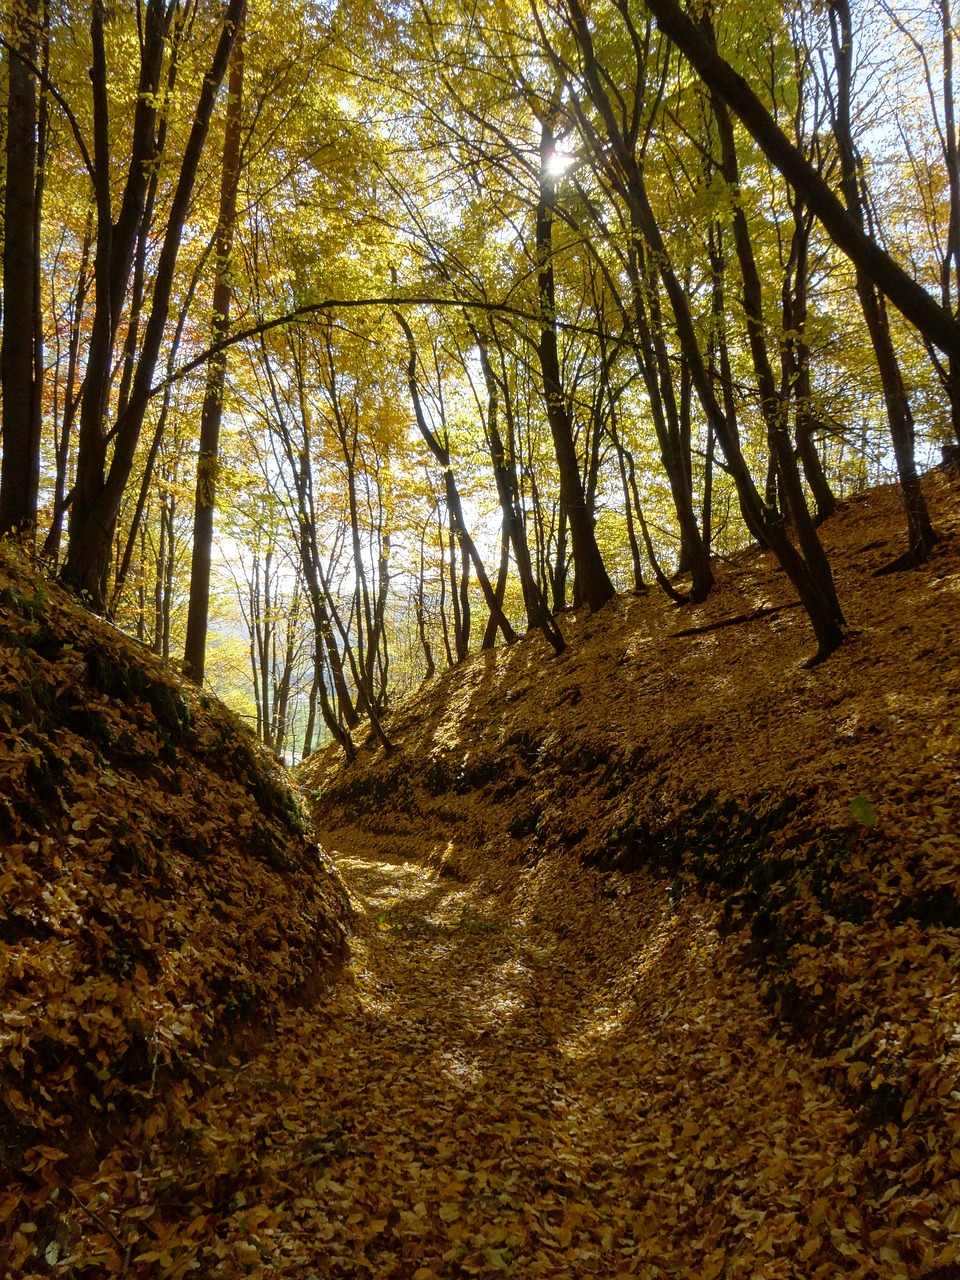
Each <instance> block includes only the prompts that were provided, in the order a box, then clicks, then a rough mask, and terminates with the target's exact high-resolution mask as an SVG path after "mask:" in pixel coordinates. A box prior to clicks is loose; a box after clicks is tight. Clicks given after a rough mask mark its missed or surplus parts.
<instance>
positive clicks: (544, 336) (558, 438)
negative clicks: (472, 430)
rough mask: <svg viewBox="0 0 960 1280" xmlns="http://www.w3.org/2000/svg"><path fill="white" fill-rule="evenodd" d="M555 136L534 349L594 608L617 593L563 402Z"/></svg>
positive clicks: (545, 152) (544, 141)
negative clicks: (555, 243) (555, 222)
mask: <svg viewBox="0 0 960 1280" xmlns="http://www.w3.org/2000/svg"><path fill="white" fill-rule="evenodd" d="M554 145H555V139H554V135H553V131H552V129H551V127H550V125H549V124H548V122H547V121H543V122H541V130H540V198H539V200H538V203H537V229H536V256H537V287H538V293H539V305H540V341H539V343H538V347H537V354H538V356H539V359H540V372H541V374H542V377H543V393H544V400H545V402H546V410H547V419H548V421H549V423H550V432H551V435H552V436H553V448H554V453H555V454H556V459H557V469H558V471H559V473H560V496H561V501H562V503H563V508H564V511H565V512H566V518H567V520H568V521H569V525H570V538H571V542H572V544H573V559H574V563H575V565H576V574H577V584H578V587H579V591H580V593H581V594H582V597H583V599H584V601H585V602H586V604H588V605H589V607H590V609H591V611H592V612H595V611H596V610H597V609H602V608H603V606H604V605H605V604H606V603H607V601H608V600H610V599H612V598H613V596H614V595H615V592H614V589H613V583H612V582H611V581H610V578H609V576H608V574H607V570H606V567H605V565H604V563H603V557H602V556H601V554H600V548H599V547H598V546H597V539H596V534H595V532H594V527H593V519H592V516H591V514H590V511H589V510H588V508H587V503H586V497H585V494H584V488H583V481H582V479H581V476H580V464H579V462H578V460H577V450H576V445H575V443H574V437H573V423H572V421H571V418H570V412H569V410H568V408H567V405H566V401H565V397H564V392H563V379H562V375H561V372H560V356H559V351H558V347H557V303H556V287H555V283H554V272H553V216H554V208H555V206H556V198H557V193H556V182H555V179H554V178H553V177H552V176H551V173H550V160H551V158H552V156H553V151H554Z"/></svg>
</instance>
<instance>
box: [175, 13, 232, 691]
mask: <svg viewBox="0 0 960 1280" xmlns="http://www.w3.org/2000/svg"><path fill="white" fill-rule="evenodd" d="M244 17H245V13H241V16H240V29H239V31H238V32H237V38H236V41H235V42H234V46H233V50H232V52H231V54H230V79H229V83H228V89H227V119H226V131H225V134H224V140H223V171H222V175H221V182H220V212H219V216H218V218H217V245H216V264H217V274H216V281H215V282H214V286H213V318H212V321H211V325H210V340H211V345H212V346H216V345H217V343H218V342H222V341H223V339H224V338H226V336H227V334H228V332H229V329H230V304H231V302H232V301H233V271H234V262H233V233H234V228H235V226H236V221H237V188H238V186H239V183H240V123H241V117H242V114H243V21H244ZM226 375H227V353H226V351H225V350H224V351H221V352H219V353H218V354H217V355H215V356H213V357H211V359H210V363H209V364H208V365H207V387H206V393H205V395H204V398H203V409H202V410H201V414H200V447H199V451H198V453H197V486H196V496H195V499H194V509H193V553H192V558H191V563H190V602H189V605H188V609H187V636H186V642H185V644H184V650H183V673H184V675H185V676H186V677H187V678H188V679H189V680H193V681H194V683H196V684H203V671H204V665H205V661H206V651H207V621H208V618H209V611H210V568H211V561H212V558H213V519H214V512H215V511H216V505H217V471H218V468H219V465H220V423H221V420H222V418H223V393H224V389H225V383H226Z"/></svg>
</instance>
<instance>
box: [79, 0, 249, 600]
mask: <svg viewBox="0 0 960 1280" xmlns="http://www.w3.org/2000/svg"><path fill="white" fill-rule="evenodd" d="M244 4H245V0H229V4H228V6H227V9H226V12H225V14H224V18H223V21H222V23H221V27H220V37H219V41H218V44H217V49H216V52H215V53H214V56H213V58H212V60H211V64H210V67H209V70H208V71H207V74H206V75H205V76H204V79H203V84H202V88H201V90H200V95H199V98H198V101H197V106H196V110H195V112H194V118H193V123H192V126H191V129H190V134H189V137H188V139H187V142H186V145H185V148H184V154H183V160H182V163H181V166H180V172H179V174H178V177H177V182H176V185H175V189H174V192H173V196H172V199H171V204H170V212H169V215H168V219H167V224H166V227H165V230H164V234H163V238H162V244H161V248H160V253H159V258H158V264H157V274H156V278H155V281H154V287H153V298H152V306H151V311H150V317H149V319H148V321H147V325H146V332H145V334H144V340H143V348H142V350H141V353H140V358H139V360H138V362H137V368H136V372H135V374H134V377H133V385H132V388H131V392H130V400H129V402H128V404H127V405H126V407H125V409H124V411H123V413H122V415H121V416H120V417H119V418H118V420H117V422H116V424H115V426H114V428H113V431H112V433H110V436H111V438H112V440H113V455H112V458H111V462H110V467H109V471H108V470H107V466H106V459H107V441H108V433H107V428H106V422H107V409H108V400H109V391H110V370H111V366H112V361H113V352H114V347H115V343H116V332H117V317H118V316H119V314H120V309H121V304H122V300H123V296H124V293H125V290H126V285H127V282H128V280H129V275H130V267H131V262H132V254H133V246H134V243H135V240H136V233H137V228H138V226H139V224H140V219H141V216H142V213H143V208H144V201H145V198H146V183H147V175H148V173H149V171H150V169H151V165H152V164H153V163H154V162H155V160H156V156H155V148H156V139H155V136H154V130H155V126H156V115H157V111H158V107H159V102H160V97H161V95H160V94H159V78H160V75H159V73H160V68H161V64H162V57H163V46H164V35H165V32H166V30H167V29H168V27H169V24H170V22H171V21H172V17H173V12H174V10H175V6H174V5H170V6H169V9H167V8H166V7H165V5H164V3H163V0H150V3H149V4H148V6H147V11H146V21H145V32H146V37H147V38H146V41H145V44H144V48H143V52H142V62H141V77H140V92H139V94H138V99H137V108H136V113H135V119H134V148H133V151H132V153H131V168H130V177H129V179H128V183H127V188H126V190H125V193H124V202H123V206H122V208H121V213H120V217H119V219H118V221H117V224H116V226H114V224H113V220H112V210H111V192H110V158H111V157H110V137H109V118H108V115H109V113H108V70H107V64H106V55H105V46H104V34H103V28H104V18H105V13H104V3H103V0H94V3H93V17H92V21H91V36H92V44H93V58H92V63H93V65H92V68H91V80H92V83H93V88H94V137H95V178H96V184H95V185H96V192H97V252H96V257H95V266H94V279H95V299H96V303H95V310H94V322H93V327H92V331H91V337H90V346H89V351H88V360H87V376H86V380H85V385H84V397H83V404H82V407H81V412H80V441H79V451H78V456H77V482H76V486H75V496H74V501H73V504H72V506H71V510H70V541H69V546H68V549H67V561H66V564H65V565H64V569H63V574H62V576H63V579H64V581H65V582H66V583H67V584H68V585H69V586H71V587H73V588H74V589H75V590H77V591H79V592H81V593H83V594H84V596H85V597H86V599H87V601H88V603H89V604H90V606H91V608H93V609H95V610H96V611H97V612H102V611H103V609H104V607H105V605H106V598H107V595H106V592H107V570H108V566H109V556H110V544H111V541H112V537H113V528H114V525H115V522H116V518H117V513H118V511H119V508H120V502H121V500H122V497H123V493H124V490H125V488H126V484H127V481H128V479H129V477H130V472H131V470H132V469H133V464H134V460H135V456H136V448H137V443H138V441H139V439H140V431H141V428H142V426H143V420H144V416H145V414H146V411H147V405H148V403H149V400H150V394H151V388H152V383H153V375H154V371H155V369H156V363H157V358H158V356H159V353H160V347H161V344H162V341H163V335H164V331H165V329H166V323H167V316H168V311H169V305H170V296H171V291H172V288H173V281H174V271H175V267H176V262H177V256H178V253H179V248H180V241H181V238H182V234H183V227H184V224H185V221H186V217H187V212H188V209H189V206H190V200H191V198H192V195H193V189H194V184H195V181H196V176H197V169H198V166H199V163H200V157H201V155H202V152H203V148H204V144H205V142H206V138H207V133H208V130H209V126H210V118H211V115H212V113H213V107H214V103H215V101H216V97H217V94H218V92H219V88H220V85H221V83H222V81H223V77H224V75H225V74H226V70H227V63H228V61H229V58H230V53H231V50H232V48H233V42H234V39H235V37H236V33H237V28H238V24H239V20H240V17H241V14H242V12H243V8H244ZM128 201H129V204H130V207H129V208H128V207H127V206H128ZM121 232H122V234H121Z"/></svg>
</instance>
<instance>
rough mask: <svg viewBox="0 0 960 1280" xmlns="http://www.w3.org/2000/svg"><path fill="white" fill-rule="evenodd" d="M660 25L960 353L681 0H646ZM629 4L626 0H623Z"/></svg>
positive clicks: (856, 246)
mask: <svg viewBox="0 0 960 1280" xmlns="http://www.w3.org/2000/svg"><path fill="white" fill-rule="evenodd" d="M645 2H646V5H647V8H648V9H649V10H650V12H651V13H652V14H653V16H654V17H655V18H656V21H657V25H658V26H659V27H660V29H661V31H662V32H663V33H664V35H666V36H668V37H669V38H670V39H671V40H672V41H673V43H674V44H675V45H676V46H677V48H678V49H680V51H681V52H682V53H683V54H684V56H685V57H686V58H687V59H688V60H689V61H690V63H691V64H692V65H693V67H694V68H695V69H696V71H697V72H698V73H699V74H700V76H701V77H702V79H703V80H704V82H705V83H706V84H707V85H708V86H709V88H710V89H712V90H713V91H714V92H715V93H717V94H718V95H719V96H720V97H721V98H722V99H723V101H724V102H725V103H726V104H727V106H728V107H729V108H730V110H731V111H732V112H733V113H734V115H736V116H737V117H738V118H739V119H740V120H741V121H742V123H743V124H744V125H745V127H746V128H747V130H748V132H749V133H750V134H752V136H753V138H754V140H755V142H756V143H757V145H758V146H759V147H760V149H761V150H762V151H763V152H764V154H765V155H766V156H767V158H768V159H769V160H770V161H771V163H772V164H773V165H774V166H775V167H776V168H777V169H779V171H780V172H781V173H782V174H783V176H784V178H786V180H787V182H789V183H790V185H791V186H792V187H793V188H794V189H795V190H796V191H797V192H799V193H800V194H801V195H802V196H803V198H804V200H805V201H806V203H807V205H808V206H809V208H810V209H811V211H812V212H813V213H814V214H815V215H816V217H817V218H818V219H819V221H820V222H821V223H822V225H823V226H824V228H825V229H826V231H827V234H828V235H829V236H830V237H831V239H832V240H833V242H834V244H836V245H837V247H838V248H839V249H841V250H842V251H843V252H844V253H845V254H846V255H847V257H848V258H849V259H850V261H851V262H852V263H853V264H854V266H855V267H856V268H857V269H858V270H859V271H861V272H862V273H863V274H864V276H865V277H866V279H867V280H869V281H870V283H871V284H873V285H875V286H876V287H877V288H878V289H880V290H881V291H882V292H883V293H885V294H886V296H887V297H888V298H889V299H890V301H891V302H892V303H893V304H894V306H895V307H897V308H898V310H899V311H901V312H902V313H903V315H904V316H905V317H906V318H907V319H908V320H909V321H910V323H911V324H912V325H914V327H915V328H916V329H917V330H918V332H919V333H920V334H922V335H923V337H924V338H926V339H927V340H928V341H929V342H930V343H932V344H933V345H934V346H935V347H939V348H940V350H941V351H944V352H945V353H946V354H947V355H948V356H951V357H954V358H960V322H958V321H957V319H956V318H955V317H954V316H953V315H951V313H950V311H949V310H948V309H946V308H944V307H943V306H941V305H940V303H939V302H937V300H936V299H934V298H932V297H931V296H930V294H929V293H927V291H926V290H925V289H924V288H923V286H922V285H920V284H918V283H917V281H916V280H914V279H913V277H912V276H910V275H909V274H908V273H907V272H906V271H904V270H903V268H902V267H901V266H899V264H898V263H897V262H895V261H894V259H893V258H892V257H891V256H890V255H889V254H888V253H887V252H886V251H885V250H884V249H882V248H881V246H880V245H879V244H878V243H877V242H876V240H874V239H873V238H872V237H870V236H868V235H867V234H866V233H865V232H864V230H863V228H862V227H861V226H858V224H857V222H856V220H855V218H853V217H852V216H851V214H850V212H849V210H848V209H845V208H844V206H843V204H842V203H841V201H840V200H838V199H837V197H836V196H835V195H834V193H833V191H832V190H831V188H830V186H829V185H828V184H827V182H825V181H824V179H823V178H822V177H821V176H820V174H819V173H817V171H816V169H815V168H814V167H813V165H811V164H810V162H809V161H808V160H807V159H806V157H805V156H804V155H803V154H802V152H801V151H800V150H799V148H797V147H795V146H794V145H793V143H792V142H790V140H789V138H787V136H786V134H785V133H784V132H783V131H782V130H781V129H780V127H779V126H778V124H777V123H776V121H775V120H774V118H773V116H772V115H771V114H770V112H769V111H768V110H767V108H766V107H765V106H764V104H763V103H762V102H761V100H760V99H759V98H758V97H757V95H756V94H755V93H754V92H753V90H752V89H751V88H750V86H749V85H748V84H747V82H746V80H744V79H743V77H742V76H741V75H739V74H738V73H737V72H736V71H734V69H733V68H732V67H731V66H730V64H729V63H728V62H727V61H726V60H725V59H724V58H722V57H721V56H720V54H719V53H718V51H717V49H716V47H715V45H714V43H713V42H712V41H711V40H709V39H708V37H707V36H706V35H705V34H704V32H703V31H702V30H701V29H700V28H699V27H698V26H697V25H696V23H694V22H693V21H692V20H691V19H690V18H689V17H688V16H687V15H686V14H685V13H684V11H683V9H682V8H681V7H680V5H679V3H678V2H677V0H645ZM617 3H618V5H619V6H620V7H623V8H625V5H626V0H617Z"/></svg>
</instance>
